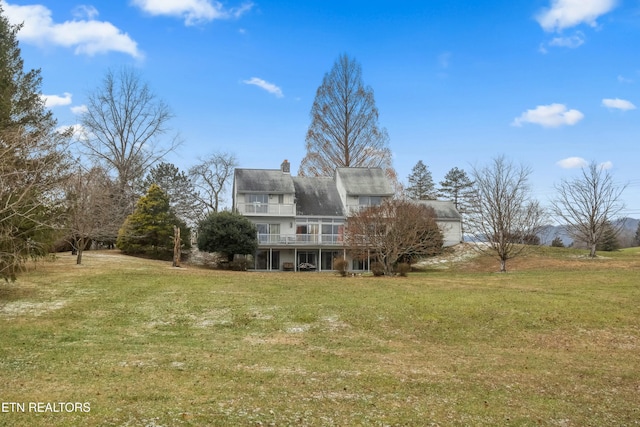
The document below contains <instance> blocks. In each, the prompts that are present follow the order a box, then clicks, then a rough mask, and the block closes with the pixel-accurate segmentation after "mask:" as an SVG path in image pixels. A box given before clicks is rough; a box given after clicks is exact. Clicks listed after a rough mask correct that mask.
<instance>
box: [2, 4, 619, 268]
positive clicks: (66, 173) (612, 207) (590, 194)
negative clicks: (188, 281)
mask: <svg viewBox="0 0 640 427" xmlns="http://www.w3.org/2000/svg"><path fill="white" fill-rule="evenodd" d="M20 29H21V25H12V24H10V23H9V22H8V20H7V18H6V17H5V16H4V14H3V11H2V8H1V6H0V35H1V36H2V37H0V92H1V93H0V277H3V278H5V279H7V280H14V279H15V277H16V274H17V273H18V272H19V270H20V268H21V267H22V266H23V265H24V263H25V262H26V260H28V259H30V258H37V257H41V256H44V255H46V254H47V253H48V252H49V251H50V250H51V243H52V242H53V241H55V240H56V239H58V240H59V239H64V240H65V241H67V242H68V244H69V245H70V246H71V247H73V249H74V250H75V251H77V262H78V263H81V262H82V251H83V250H84V249H85V248H86V247H87V246H88V245H89V244H90V242H101V243H103V244H105V245H116V244H117V245H118V246H119V247H120V248H121V249H123V250H124V251H125V252H129V253H137V252H139V251H143V250H144V251H147V250H150V251H151V252H153V253H160V252H163V251H171V250H174V251H175V249H176V248H177V247H180V246H182V245H184V246H188V244H189V243H190V239H189V231H190V229H191V228H193V227H195V226H199V227H200V228H201V229H203V230H204V229H205V228H206V227H205V226H204V225H205V224H207V221H212V218H213V217H215V216H216V215H215V214H216V213H218V212H219V210H220V208H221V203H222V202H223V200H224V197H225V191H226V189H227V184H228V182H229V180H230V178H231V176H232V174H233V170H234V168H235V167H236V166H237V159H236V158H235V156H234V155H233V154H230V153H226V152H214V153H213V154H211V155H209V156H207V157H205V158H201V159H198V163H197V164H196V165H195V166H193V167H191V168H190V169H189V170H188V171H180V170H179V169H178V168H177V167H176V166H175V165H172V164H170V163H167V162H164V158H165V156H166V155H167V154H168V153H170V152H172V151H174V150H176V149H177V148H178V147H179V146H180V144H181V138H180V136H179V134H177V133H174V132H173V130H172V129H171V127H170V121H171V119H172V118H173V114H172V112H171V110H170V108H169V106H168V105H167V104H166V103H165V102H164V101H163V100H162V99H160V98H159V97H158V96H157V95H156V94H155V93H154V92H153V91H152V90H151V88H150V87H149V86H148V85H147V84H146V83H145V82H144V81H143V80H142V78H141V76H140V75H139V74H138V73H137V72H136V71H134V70H133V69H131V68H122V69H119V70H109V71H107V73H106V74H105V76H104V78H103V80H102V82H101V84H100V85H99V86H98V87H97V88H96V89H95V90H94V91H92V92H90V93H89V94H88V98H87V99H88V101H87V109H86V111H85V112H84V113H83V114H82V116H81V118H80V125H81V126H80V129H81V132H79V133H78V132H75V133H74V131H73V130H72V129H71V128H66V129H65V130H60V128H59V127H58V124H57V121H56V120H55V118H54V117H53V114H52V112H51V111H49V110H48V109H46V107H45V104H44V100H43V98H42V96H41V91H40V88H41V85H42V77H41V75H40V70H37V69H36V70H25V69H24V63H23V60H22V58H21V52H20V47H19V44H18V41H17V33H18V32H19V31H20ZM310 118H311V124H310V126H309V130H308V132H307V135H306V139H305V143H306V149H307V154H306V156H305V157H304V158H303V159H302V161H301V164H300V169H299V172H298V174H299V175H301V176H327V175H331V174H332V173H333V171H334V170H335V168H336V167H381V168H383V169H384V170H385V171H386V172H387V176H388V177H389V179H390V180H391V181H392V183H393V185H394V187H395V189H396V193H397V194H398V195H402V197H398V198H397V200H394V201H390V202H388V204H386V203H385V204H384V205H383V206H379V207H372V208H371V210H369V211H362V212H361V213H362V216H363V218H358V217H357V216H353V218H350V219H349V221H350V223H351V224H352V227H351V230H357V229H358V227H359V228H360V230H361V232H358V233H355V232H352V233H351V236H354V237H353V238H352V240H351V242H352V243H353V246H354V247H360V248H362V245H363V241H360V242H358V241H357V239H358V238H359V237H355V236H361V235H362V234H363V233H364V231H366V230H372V229H375V230H377V231H376V232H378V233H379V232H380V231H381V230H383V231H384V233H385V236H386V238H388V239H389V240H388V241H387V243H384V247H383V246H381V244H380V243H375V242H376V239H377V238H378V237H377V236H375V235H370V236H369V237H368V238H367V240H366V242H367V243H366V244H367V245H377V247H376V252H377V253H379V254H380V256H381V257H383V258H384V259H386V260H388V264H387V267H386V268H387V269H390V268H391V267H390V266H391V265H392V264H393V263H396V262H398V260H400V259H401V258H412V257H414V258H415V257H416V256H420V255H427V254H429V253H432V252H433V250H434V249H433V248H434V247H435V246H437V245H438V239H440V241H441V236H440V237H438V236H437V233H434V232H433V231H434V230H433V227H432V226H433V223H434V221H433V219H434V214H433V212H432V211H429V209H421V210H420V211H419V212H418V211H416V212H413V211H410V209H413V207H412V206H413V205H412V206H410V205H411V204H407V203H405V202H404V201H403V199H416V200H425V199H433V198H437V197H441V198H447V199H450V200H452V201H453V202H454V204H455V205H456V208H458V210H459V211H460V212H462V214H463V215H464V218H465V221H464V223H465V232H466V233H467V234H468V235H469V236H471V237H472V238H473V239H476V240H477V241H478V242H482V243H483V245H479V246H480V247H483V248H486V249H487V250H488V251H490V252H491V253H493V254H494V255H496V257H497V258H498V259H499V260H500V262H501V269H505V268H506V267H505V265H506V261H507V260H508V259H511V258H512V257H514V256H517V255H518V254H519V251H521V248H522V246H523V245H522V243H526V242H527V238H528V236H529V237H530V236H532V235H534V234H535V232H536V230H537V229H538V228H539V227H540V225H541V224H542V222H543V219H545V218H546V212H544V211H543V210H542V208H541V207H540V204H539V203H538V202H536V201H535V200H533V198H532V197H531V193H530V186H529V182H528V179H529V176H530V173H531V171H530V169H528V168H526V167H524V166H518V165H514V164H513V163H512V162H510V161H508V160H507V159H506V158H505V157H499V158H496V159H494V160H493V162H492V163H491V164H489V165H487V166H486V167H477V168H473V170H472V171H471V173H470V175H467V173H466V172H465V171H463V170H461V169H458V168H453V169H452V170H451V171H449V173H447V175H446V176H445V179H444V180H443V181H442V182H440V186H439V188H438V189H435V186H434V184H433V180H432V177H431V175H430V172H429V170H428V168H427V166H426V165H424V164H423V163H422V161H420V162H418V164H416V166H415V167H414V168H413V170H412V173H411V175H410V176H409V178H408V185H407V187H406V188H403V186H402V185H401V184H400V183H399V181H398V177H397V174H396V172H395V170H394V169H393V166H392V159H391V150H390V147H389V136H388V133H387V131H386V129H384V128H383V127H381V126H380V124H379V120H378V119H379V112H378V109H377V107H376V105H375V99H374V93H373V89H372V88H371V87H370V86H366V85H365V84H364V83H363V81H362V69H361V66H360V64H359V63H358V62H357V61H355V59H353V58H351V57H349V56H348V55H346V54H343V55H340V56H339V57H338V59H337V60H336V62H335V63H334V65H333V67H332V69H331V70H330V71H329V72H328V73H327V74H325V76H324V78H323V81H322V84H321V85H320V87H319V88H318V91H317V93H316V97H315V99H314V103H313V105H312V108H311V113H310ZM623 190H624V187H623V186H622V187H621V186H617V185H614V183H613V180H612V178H611V176H610V175H609V173H608V171H606V170H604V169H602V168H599V167H598V166H597V165H595V163H594V164H592V165H591V166H589V167H588V168H585V169H584V170H583V175H582V177H580V178H576V179H575V180H573V181H563V182H562V183H560V184H559V185H558V187H557V193H558V197H557V198H556V199H555V200H554V202H553V204H552V211H553V213H554V214H555V216H556V217H558V218H562V219H563V220H564V221H566V222H567V224H568V225H569V231H570V233H571V234H572V235H573V236H575V238H576V239H579V240H580V241H584V242H585V243H586V244H588V245H589V247H590V253H591V255H592V256H595V251H596V250H597V244H598V242H599V241H601V240H602V238H603V235H604V230H605V225H607V224H608V226H610V225H611V224H612V220H613V219H614V217H615V216H616V215H617V214H619V213H620V212H621V210H622V205H621V204H620V203H619V200H620V195H621V193H622V191H623ZM376 210H378V211H377V212H376ZM390 212H391V213H393V216H394V217H395V218H397V220H396V222H394V223H389V222H387V223H385V224H384V226H382V225H381V224H380V223H378V226H372V225H371V224H372V223H371V222H372V221H373V222H374V224H375V221H380V219H381V218H382V217H387V218H388V217H390V216H391V213H390ZM364 216H368V220H367V221H368V224H369V225H365V224H366V223H367V221H364V220H365V218H364ZM158 217H162V218H163V220H162V221H161V223H162V226H161V227H160V226H159V223H156V224H155V225H154V224H152V223H153V221H150V218H154V219H157V218H158ZM409 217H411V218H412V219H415V218H418V219H421V221H422V222H421V223H422V224H426V225H427V227H426V228H424V227H420V226H419V225H418V224H415V223H414V224H413V225H410V224H404V223H402V224H401V223H400V222H399V220H400V218H404V219H407V218H409ZM223 219H224V218H223ZM359 220H363V221H364V222H363V221H360V222H361V224H360V225H357V223H358V221H359ZM214 228H215V227H214ZM401 230H403V231H402V232H401ZM614 231H615V230H614ZM205 234H206V233H205ZM199 237H200V236H199ZM391 237H393V239H394V240H393V243H391V240H390V239H391ZM178 240H180V241H182V244H180V245H178V244H177V242H178ZM377 241H378V242H379V239H378V240H377ZM410 241H415V242H416V243H415V245H413V244H412V245H409V244H408V243H409V242H410ZM434 242H435V243H434ZM199 243H200V244H201V245H202V246H203V247H206V248H209V249H212V248H213V246H209V245H208V243H207V242H205V241H199ZM393 245H395V246H397V247H395V248H394V247H392V246H393Z"/></svg>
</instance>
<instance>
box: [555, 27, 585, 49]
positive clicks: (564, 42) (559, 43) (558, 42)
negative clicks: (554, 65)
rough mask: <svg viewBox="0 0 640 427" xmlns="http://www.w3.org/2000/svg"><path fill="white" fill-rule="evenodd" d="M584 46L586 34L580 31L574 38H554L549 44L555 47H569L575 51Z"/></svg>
mask: <svg viewBox="0 0 640 427" xmlns="http://www.w3.org/2000/svg"><path fill="white" fill-rule="evenodd" d="M583 44H584V34H583V33H582V32H580V31H578V32H576V33H575V34H574V35H573V36H569V37H554V38H553V39H551V41H550V42H549V46H555V47H568V48H570V49H575V48H577V47H580V46H582V45H583Z"/></svg>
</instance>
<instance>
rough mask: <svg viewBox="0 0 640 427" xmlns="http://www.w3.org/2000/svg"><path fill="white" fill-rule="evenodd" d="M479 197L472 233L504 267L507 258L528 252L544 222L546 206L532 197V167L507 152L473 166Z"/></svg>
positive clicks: (471, 215)
mask: <svg viewBox="0 0 640 427" xmlns="http://www.w3.org/2000/svg"><path fill="white" fill-rule="evenodd" d="M472 175H473V179H474V181H475V182H474V192H475V200H474V203H475V204H474V206H473V209H472V211H471V212H470V213H469V226H470V228H471V229H470V236H471V238H472V239H473V240H474V242H475V243H476V248H478V249H479V250H481V251H483V252H486V253H489V254H491V255H493V256H495V257H496V258H497V259H498V260H499V261H500V271H501V272H505V271H507V261H508V260H510V259H513V258H516V257H518V256H520V255H522V254H523V253H524V252H526V251H527V250H528V249H529V248H530V247H531V245H529V244H528V243H531V242H533V241H535V237H536V236H537V235H538V233H539V232H540V230H541V229H542V226H543V221H544V218H545V212H544V209H542V207H541V206H540V204H539V203H538V202H537V201H536V200H534V199H533V198H532V197H531V189H530V187H529V176H530V175H531V169H530V168H528V167H526V166H522V165H520V166H516V165H514V164H513V163H512V162H510V161H508V160H507V159H505V158H504V157H503V156H501V157H497V158H495V159H493V161H492V163H491V164H490V165H488V166H485V167H481V168H475V167H474V168H473V172H472Z"/></svg>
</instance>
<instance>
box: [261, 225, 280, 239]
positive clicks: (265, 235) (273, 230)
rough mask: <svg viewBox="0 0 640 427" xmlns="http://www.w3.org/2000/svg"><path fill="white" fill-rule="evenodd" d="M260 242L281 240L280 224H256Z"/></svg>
mask: <svg viewBox="0 0 640 427" xmlns="http://www.w3.org/2000/svg"><path fill="white" fill-rule="evenodd" d="M256 228H257V229H258V242H260V243H276V242H279V241H280V224H256Z"/></svg>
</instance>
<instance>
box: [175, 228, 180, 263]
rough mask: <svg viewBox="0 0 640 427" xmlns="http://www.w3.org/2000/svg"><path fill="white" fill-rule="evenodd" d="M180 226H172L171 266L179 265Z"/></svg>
mask: <svg viewBox="0 0 640 427" xmlns="http://www.w3.org/2000/svg"><path fill="white" fill-rule="evenodd" d="M180 243H181V242H180V227H176V226H175V225H174V226H173V266H174V267H180V255H181V253H180Z"/></svg>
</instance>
